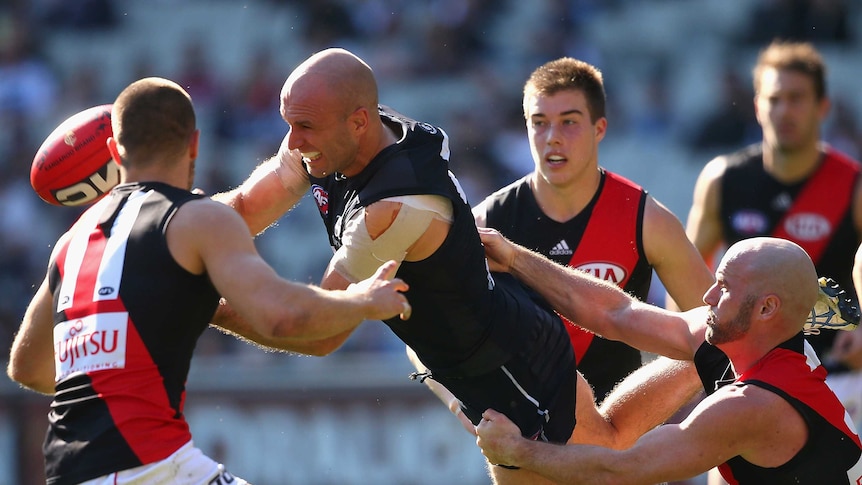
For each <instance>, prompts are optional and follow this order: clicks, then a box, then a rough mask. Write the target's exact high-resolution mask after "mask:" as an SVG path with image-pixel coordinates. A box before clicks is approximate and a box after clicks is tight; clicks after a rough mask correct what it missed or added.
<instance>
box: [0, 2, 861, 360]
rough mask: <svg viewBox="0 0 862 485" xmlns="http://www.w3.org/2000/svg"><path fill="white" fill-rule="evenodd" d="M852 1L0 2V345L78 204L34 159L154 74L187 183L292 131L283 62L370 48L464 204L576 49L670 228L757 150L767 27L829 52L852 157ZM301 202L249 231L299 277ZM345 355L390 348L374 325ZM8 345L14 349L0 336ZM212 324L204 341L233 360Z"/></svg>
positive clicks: (216, 185)
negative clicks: (189, 112)
mask: <svg viewBox="0 0 862 485" xmlns="http://www.w3.org/2000/svg"><path fill="white" fill-rule="evenodd" d="M860 30H862V4H860V2H856V1H852V0H689V1H685V2H682V1H675V0H532V1H530V2H523V1H517V0H423V1H401V0H362V1H353V0H315V1H313V2H307V1H290V0H287V1H276V0H248V1H245V2H235V1H231V0H152V1H146V2H144V1H133V0H78V1H74V2H68V1H63V0H4V1H3V2H2V4H0V207H2V211H0V342H2V343H4V344H8V343H9V342H11V336H12V333H13V332H14V330H15V329H16V328H17V325H18V323H19V321H20V317H21V315H22V312H23V309H24V308H25V305H26V303H27V302H28V300H29V298H30V296H31V294H32V292H33V291H34V287H35V286H34V285H37V284H38V282H39V281H40V280H41V278H42V277H43V274H44V267H45V261H46V258H47V256H48V254H49V253H50V250H51V247H50V243H51V242H53V241H54V240H55V238H56V237H57V236H58V235H59V234H60V233H61V232H62V231H63V230H64V229H65V228H66V226H67V225H68V224H69V223H70V222H71V221H72V220H73V219H74V218H75V217H76V216H77V215H78V213H79V212H80V211H79V210H77V209H72V208H60V207H53V206H49V205H48V204H46V203H44V202H42V201H41V200H40V199H39V198H38V197H37V196H36V195H35V193H34V192H33V191H32V190H31V189H30V187H29V182H28V176H29V167H30V163H31V161H32V157H33V155H34V153H35V152H36V150H37V148H38V147H39V145H40V144H41V142H42V140H43V139H44V138H45V136H47V134H48V133H50V132H51V131H52V129H53V128H54V127H55V126H56V125H57V124H59V123H60V122H61V121H62V120H63V119H65V118H66V117H68V116H70V115H71V114H74V113H75V112H77V111H80V110H82V109H84V108H87V107H90V106H94V105H97V104H102V103H110V102H111V101H112V100H113V99H114V97H115V96H116V94H117V93H119V91H120V90H121V89H122V88H123V87H124V86H125V85H126V84H128V83H129V82H131V81H133V80H135V79H137V78H140V77H143V76H152V75H157V76H163V77H167V78H170V79H173V80H175V81H177V82H179V83H181V84H182V85H183V86H185V87H186V88H187V89H188V91H189V93H191V95H192V97H193V99H194V102H195V104H196V107H197V109H198V112H199V114H200V121H199V124H200V128H201V129H202V131H203V137H202V138H203V142H204V148H203V150H202V153H201V158H200V159H199V162H198V165H199V167H198V174H197V185H198V186H199V187H201V188H202V189H204V190H206V191H208V192H215V191H220V190H225V189H227V188H230V187H233V186H235V185H236V184H238V183H239V182H241V181H242V180H243V178H244V177H245V175H247V174H248V173H249V172H250V171H251V170H252V168H253V167H254V166H255V165H256V164H257V163H259V162H260V161H262V160H263V159H265V158H266V157H268V156H270V155H272V154H273V153H274V151H275V150H276V148H277V146H278V144H279V142H280V140H281V138H282V136H283V135H284V133H285V131H286V128H287V126H286V125H285V124H284V122H283V121H282V120H281V118H280V116H279V113H278V94H279V89H280V87H281V85H282V82H283V81H284V78H285V77H286V76H287V74H288V73H289V72H290V70H291V68H292V67H293V66H295V65H296V64H297V63H298V62H300V61H301V60H302V59H304V58H305V57H306V56H308V55H309V54H311V53H312V52H315V51H317V50H319V49H322V48H325V47H329V46H343V47H346V48H348V49H351V50H353V51H354V52H356V53H357V54H359V55H360V56H361V57H363V58H364V59H366V60H367V61H368V62H369V64H370V65H371V66H372V67H373V68H374V70H375V71H376V73H377V76H378V79H379V80H380V84H381V102H382V103H384V104H388V105H390V106H393V107H394V108H396V109H397V110H399V111H401V112H402V113H405V114H407V115H408V116H411V117H414V118H417V119H421V120H423V121H428V122H431V123H435V124H438V125H440V126H442V127H443V128H444V129H446V130H447V131H448V133H449V135H450V138H451V142H452V168H453V170H454V171H455V173H456V175H458V176H459V178H460V179H461V181H462V183H463V184H464V185H465V188H466V190H467V192H468V195H469V196H470V197H471V199H472V200H471V202H473V203H475V202H478V201H479V200H480V199H481V198H482V197H484V196H485V195H487V194H488V193H490V192H491V191H492V190H494V189H495V188H498V187H500V186H502V185H504V184H506V183H508V182H510V181H512V180H514V179H515V178H516V177H519V176H521V175H523V174H524V173H526V172H527V171H529V170H530V168H531V167H532V161H531V158H530V155H529V148H528V146H527V140H526V136H525V129H524V120H523V115H522V109H521V87H522V84H523V82H524V80H525V79H526V77H527V76H528V75H529V73H530V72H531V71H532V69H534V68H535V67H537V66H538V65H539V64H541V63H543V62H545V61H547V60H550V59H553V58H556V57H559V56H564V55H565V56H573V57H577V58H580V59H583V60H586V61H588V62H591V63H593V64H595V65H596V66H598V67H599V68H600V69H601V70H602V71H603V73H604V75H605V81H606V88H607V93H608V103H609V112H608V113H609V114H608V118H609V134H608V136H607V138H606V139H605V140H604V142H603V143H602V146H601V152H600V162H601V163H602V164H604V165H605V166H607V167H608V168H611V169H613V170H616V171H619V172H621V173H623V174H625V175H628V176H630V177H631V178H633V179H635V180H636V181H637V182H639V183H641V184H642V185H644V186H645V187H646V188H647V189H648V190H650V191H651V192H652V193H653V194H654V195H655V196H656V197H657V198H658V199H659V200H661V201H662V202H664V203H665V204H666V205H668V206H669V207H671V209H672V210H674V212H676V213H677V216H678V217H680V219H682V220H684V219H685V217H686V214H687V210H688V204H689V202H690V194H691V188H692V183H693V180H694V177H695V176H696V173H697V170H698V169H699V168H700V167H701V166H702V165H703V164H704V163H705V162H706V161H707V160H708V159H710V158H711V157H712V156H714V155H716V154H718V153H721V152H724V151H728V150H731V149H734V148H736V147H741V146H742V145H743V144H746V143H749V142H753V141H757V140H758V139H759V130H758V127H757V125H756V123H755V120H754V116H753V111H752V102H751V99H752V88H751V81H750V78H751V77H750V69H751V66H752V64H753V60H754V57H755V56H756V54H757V51H758V50H759V49H760V48H762V47H763V46H764V45H765V44H766V43H768V42H769V41H770V40H771V39H773V38H775V37H780V38H785V39H801V40H810V41H813V42H814V43H815V44H816V45H817V46H818V48H820V49H821V51H822V52H823V53H824V55H825V56H826V58H827V61H828V63H829V68H830V71H829V89H830V94H831V95H832V97H833V101H834V108H833V110H832V115H831V117H830V120H829V122H828V123H827V125H826V130H825V133H824V137H825V138H826V139H827V140H828V141H830V142H831V143H833V144H835V145H836V146H838V148H840V149H842V150H844V151H846V152H848V153H849V154H850V155H852V156H854V157H857V158H859V156H860V154H862V129H860V127H859V115H860V112H862V96H859V94H858V82H859V79H860V78H862V76H860V74H862V57H860V53H862V49H860V46H862V40H860V35H862V32H860ZM316 219H317V215H316V213H315V211H314V210H313V205H311V204H310V203H307V202H304V203H303V204H300V206H299V207H298V208H297V209H295V210H294V211H293V212H291V213H290V214H289V215H288V216H286V217H285V218H284V220H282V221H281V222H280V226H281V227H278V228H275V229H271V230H269V231H268V232H267V233H265V234H264V235H263V236H261V237H260V238H259V240H258V244H259V246H260V250H261V252H262V253H263V254H264V256H265V257H266V258H267V259H268V260H269V261H270V262H272V263H273V264H274V265H275V266H276V267H277V268H278V269H279V271H280V272H281V273H282V274H284V275H286V276H289V277H291V278H293V279H297V280H301V281H306V282H316V281H317V280H318V278H319V277H320V275H321V274H322V271H323V268H324V266H325V263H326V261H327V259H328V256H329V251H330V250H329V248H328V247H327V244H326V240H325V238H324V237H323V228H322V227H321V226H320V224H319V222H318V221H317V220H316ZM368 327H369V330H367V331H365V330H363V331H361V332H359V333H357V335H356V336H355V337H354V338H353V339H352V340H351V341H350V342H349V343H348V345H347V346H346V347H345V349H343V350H342V351H343V352H349V351H352V350H363V351H367V350H371V351H376V350H381V351H386V350H397V351H401V347H400V345H399V344H397V342H393V340H392V338H391V337H390V336H389V335H388V334H387V333H386V332H381V331H379V330H380V327H377V326H373V325H372V326H368ZM4 348H8V347H7V346H4ZM244 348H245V346H243V345H242V344H237V343H236V342H235V341H233V340H232V339H225V338H221V337H220V336H219V335H218V334H216V333H214V332H213V335H212V336H207V338H206V339H205V340H204V341H203V343H202V345H201V349H200V352H202V353H204V352H214V353H231V352H240V353H242V352H244V350H243V349H244Z"/></svg>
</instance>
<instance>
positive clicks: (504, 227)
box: [473, 58, 712, 401]
mask: <svg viewBox="0 0 862 485" xmlns="http://www.w3.org/2000/svg"><path fill="white" fill-rule="evenodd" d="M523 102H524V117H525V119H526V125H527V138H528V140H529V142H530V148H531V152H532V154H533V163H534V164H535V168H534V170H533V171H532V172H531V173H530V174H528V175H526V176H525V177H523V178H521V179H520V180H518V181H516V182H514V183H512V184H511V185H509V186H507V187H504V188H502V189H500V190H499V191H497V192H495V193H493V194H491V195H490V196H488V197H487V198H486V199H485V200H484V201H482V202H481V203H480V204H478V205H477V206H476V207H475V208H474V210H473V213H474V215H475V216H476V223H477V225H479V226H484V227H492V228H494V229H497V230H499V231H500V232H501V233H502V234H503V235H504V236H506V237H507V238H508V239H510V240H512V241H514V242H516V243H518V244H520V245H522V246H525V247H527V248H530V249H532V250H534V251H537V252H539V253H541V254H544V255H545V256H547V257H548V258H550V259H552V260H554V261H556V262H558V263H560V264H563V265H568V266H571V267H574V268H578V269H581V270H583V271H587V272H590V273H592V274H593V275H594V276H597V277H599V278H603V279H607V280H608V281H610V282H612V283H614V284H616V285H618V286H619V287H620V288H623V289H624V290H625V291H626V292H627V293H629V294H632V295H634V296H635V297H637V298H638V299H640V300H643V301H645V300H646V299H647V294H648V292H649V288H650V281H651V278H652V272H653V269H655V271H656V273H657V274H658V276H659V278H660V279H661V282H662V283H663V285H664V286H665V288H667V289H668V292H669V294H670V296H671V297H673V299H674V300H675V302H676V304H677V305H678V306H679V307H680V308H682V309H685V310H687V309H689V308H693V307H695V306H700V305H701V304H702V303H703V301H702V297H703V293H704V292H705V291H706V289H707V288H709V286H710V285H711V284H712V275H711V273H710V271H709V269H708V268H707V266H706V265H705V264H704V262H703V260H702V258H701V257H700V255H699V254H698V252H697V250H696V249H695V248H694V246H693V245H692V244H691V242H690V241H689V240H688V238H687V237H686V235H685V231H684V230H683V227H682V224H681V223H680V222H679V219H677V217H676V216H675V215H674V214H672V213H671V212H670V211H669V210H668V209H667V208H665V207H664V206H663V205H662V204H661V203H659V202H657V201H656V200H655V199H653V198H652V197H651V196H649V195H648V194H647V192H646V191H645V190H644V189H643V188H641V187H640V186H638V185H637V184H635V183H634V182H632V181H630V180H627V179H625V178H624V177H622V176H620V175H618V174H615V173H612V172H609V171H606V170H604V169H603V168H601V167H600V166H599V160H598V158H599V153H598V152H599V143H600V142H601V141H602V139H603V138H604V135H605V132H606V129H607V124H608V121H607V119H606V118H605V90H604V84H603V80H602V74H601V72H600V71H599V70H598V69H597V68H596V67H594V66H592V65H590V64H588V63H586V62H583V61H580V60H577V59H572V58H560V59H557V60H554V61H550V62H548V63H546V64H544V65H542V66H540V67H538V68H537V69H536V70H535V71H534V72H533V73H532V75H531V76H530V77H529V79H528V80H527V82H526V84H525V86H524V101H523ZM542 304H543V305H545V306H547V304H546V303H542ZM576 323H577V322H576ZM567 330H568V331H569V336H570V337H571V339H572V345H573V347H574V351H575V357H576V359H577V364H578V371H580V372H581V373H582V374H583V375H584V377H585V378H586V380H587V382H589V383H590V385H591V386H593V389H594V390H595V394H596V398H597V399H598V400H599V401H601V400H603V399H604V397H605V396H606V395H607V393H608V392H610V390H611V389H612V388H613V387H614V385H615V384H616V383H618V382H619V381H621V380H622V379H623V378H624V377H625V376H627V375H628V374H629V373H631V372H632V371H634V370H635V369H637V368H638V367H640V365H641V353H640V351H638V350H637V349H634V348H632V347H630V346H628V345H626V344H624V343H622V342H614V341H611V340H607V339H604V338H602V337H599V336H596V335H595V334H593V333H591V332H588V331H585V330H584V329H583V328H582V327H579V326H577V325H573V324H571V322H570V323H569V325H567Z"/></svg>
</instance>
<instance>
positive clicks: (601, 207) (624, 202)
mask: <svg viewBox="0 0 862 485" xmlns="http://www.w3.org/2000/svg"><path fill="white" fill-rule="evenodd" d="M642 194H643V189H641V187H640V186H639V185H637V184H636V183H634V182H632V181H630V180H628V179H626V178H625V177H622V176H620V175H617V174H614V173H611V172H607V171H606V172H605V181H604V185H603V186H602V191H601V193H600V194H599V198H598V200H596V205H595V206H594V207H593V212H592V214H591V215H590V220H589V222H587V227H586V229H584V234H583V236H582V237H581V241H580V243H579V244H578V247H577V248H575V252H574V253H573V254H572V258H571V259H570V260H569V266H571V267H573V268H577V267H579V266H584V265H586V264H587V263H593V264H594V266H595V269H593V270H592V271H589V270H590V269H591V268H582V269H586V270H588V272H591V273H592V274H593V275H594V276H598V277H600V278H604V279H608V280H610V281H613V282H614V283H615V284H617V286H619V287H620V288H624V287H625V285H626V283H628V281H629V278H630V277H631V274H632V271H634V268H635V265H637V263H638V259H639V257H640V254H639V251H638V238H637V235H638V223H639V221H638V209H639V208H640V200H641V195H642ZM611 265H613V266H615V267H618V268H621V269H622V270H623V274H622V278H619V279H617V278H613V277H612V276H613V273H612V272H611V271H610V269H607V270H606V271H602V270H601V269H599V268H600V267H602V266H604V267H606V268H610V267H611ZM596 273H598V274H596ZM603 273H604V274H603ZM563 320H564V321H565V322H566V323H567V324H568V325H566V330H567V331H568V332H569V338H570V339H571V340H572V346H573V347H574V349H575V357H576V361H577V362H580V360H581V358H582V357H583V356H584V353H585V352H586V350H587V348H588V347H589V346H590V342H592V340H593V337H594V336H595V335H594V334H593V333H592V332H590V331H588V330H585V329H583V328H581V327H580V326H578V325H576V324H573V323H572V322H571V321H569V320H568V319H566V318H563Z"/></svg>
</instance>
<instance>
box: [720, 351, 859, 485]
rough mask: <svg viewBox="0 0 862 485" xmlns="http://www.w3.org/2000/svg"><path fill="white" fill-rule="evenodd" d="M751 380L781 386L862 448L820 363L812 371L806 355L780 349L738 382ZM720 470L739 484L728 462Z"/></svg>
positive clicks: (763, 359) (731, 482)
mask: <svg viewBox="0 0 862 485" xmlns="http://www.w3.org/2000/svg"><path fill="white" fill-rule="evenodd" d="M748 381H760V382H764V383H766V384H769V385H772V386H775V387H777V388H778V389H781V390H782V391H784V392H786V393H787V394H789V395H791V396H793V397H794V398H796V399H798V400H800V401H801V402H802V403H803V404H805V405H806V406H808V407H810V408H811V409H813V410H814V412H816V413H817V414H819V415H820V416H823V418H824V419H825V420H826V421H828V422H829V424H831V425H832V426H834V427H835V428H837V429H838V430H840V431H841V432H842V433H844V434H845V435H847V437H848V438H849V439H850V440H851V441H853V442H854V443H856V446H859V447H862V442H860V440H859V436H858V435H857V434H856V433H855V432H854V431H853V430H851V429H850V427H848V426H847V423H846V422H845V420H844V415H845V413H846V410H845V409H844V406H843V405H842V404H841V402H840V401H839V400H838V398H837V397H836V396H835V394H834V393H833V392H832V391H831V390H830V389H829V387H828V386H827V385H826V369H825V368H823V366H822V365H818V366H817V367H815V368H814V370H811V367H809V365H808V357H807V356H806V355H805V354H800V353H799V352H794V351H792V350H789V349H786V348H781V347H779V348H776V349H774V350H772V351H771V352H769V353H768V354H766V355H765V356H764V357H763V358H762V359H761V360H760V362H758V363H757V365H756V366H755V367H753V368H751V369H749V370H748V371H746V372H745V373H743V374H742V375H741V376H739V379H738V382H748ZM753 385H756V384H753ZM718 469H719V471H720V472H721V475H722V476H723V477H724V479H725V480H727V482H728V483H730V484H735V483H739V482H738V481H737V480H736V479H735V478H734V477H733V472H732V470H731V469H730V466H729V465H728V464H727V463H723V464H721V465H719V467H718Z"/></svg>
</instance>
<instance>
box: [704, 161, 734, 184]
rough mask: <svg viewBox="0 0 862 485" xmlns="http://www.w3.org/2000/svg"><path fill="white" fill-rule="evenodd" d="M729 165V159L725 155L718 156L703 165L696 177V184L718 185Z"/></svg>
mask: <svg viewBox="0 0 862 485" xmlns="http://www.w3.org/2000/svg"><path fill="white" fill-rule="evenodd" d="M729 163H730V158H729V157H728V156H727V155H719V156H717V157H715V158H713V159H712V160H710V161H709V162H707V164H706V165H704V167H703V169H702V170H701V171H700V175H699V176H698V179H697V183H698V184H709V185H712V184H715V183H718V182H719V181H720V180H721V178H722V177H723V176H724V173H725V172H726V171H727V167H728V165H729Z"/></svg>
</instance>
